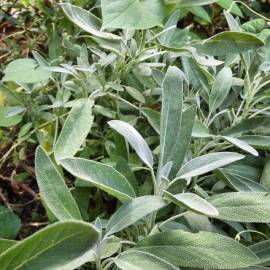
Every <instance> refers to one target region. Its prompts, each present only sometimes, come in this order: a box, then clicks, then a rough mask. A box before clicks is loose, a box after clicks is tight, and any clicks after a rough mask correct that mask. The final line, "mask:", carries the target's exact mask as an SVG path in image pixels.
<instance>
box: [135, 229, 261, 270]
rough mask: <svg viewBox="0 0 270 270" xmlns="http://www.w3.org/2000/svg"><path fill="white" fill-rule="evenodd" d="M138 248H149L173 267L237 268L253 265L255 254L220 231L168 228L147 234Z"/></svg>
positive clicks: (144, 249) (147, 250) (149, 251)
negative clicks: (220, 233)
mask: <svg viewBox="0 0 270 270" xmlns="http://www.w3.org/2000/svg"><path fill="white" fill-rule="evenodd" d="M136 249H137V250H140V251H143V252H148V253H151V254H153V255H155V256H156V257H158V258H160V259H163V260H165V261H167V262H168V263H171V264H173V265H175V266H176V267H181V266H183V267H194V268H200V269H201V268H202V269H205V268H207V269H237V268H242V267H247V266H250V265H253V264H254V263H255V262H256V261H257V257H256V256H255V255H254V254H253V253H252V252H251V251H250V250H249V249H248V248H246V247H245V246H243V245H242V244H240V243H238V242H236V241H234V240H232V239H230V238H228V237H226V236H223V235H219V234H215V233H209V232H200V233H196V234H193V233H189V232H184V231H177V230H176V231H170V232H164V233H159V234H155V235H153V236H150V237H147V238H146V239H144V240H142V241H141V242H139V243H138V245H137V247H136Z"/></svg>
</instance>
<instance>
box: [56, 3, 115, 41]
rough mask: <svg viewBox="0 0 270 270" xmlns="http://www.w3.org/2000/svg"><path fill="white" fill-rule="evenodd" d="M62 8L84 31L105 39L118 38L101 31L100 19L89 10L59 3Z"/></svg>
mask: <svg viewBox="0 0 270 270" xmlns="http://www.w3.org/2000/svg"><path fill="white" fill-rule="evenodd" d="M60 5H61V7H62V9H63V10H64V12H65V14H66V16H67V17H68V18H69V19H70V20H71V21H72V22H73V23H74V24H76V25H77V26H78V27H80V28H81V29H83V30H84V31H86V32H88V33H90V34H92V35H94V36H96V37H99V38H105V39H116V40H117V39H120V37H118V36H116V35H114V34H111V33H107V32H102V31H101V30H100V29H101V20H100V19H99V18H97V17H96V16H95V15H94V14H92V13H91V12H89V11H87V10H84V9H82V8H81V7H77V6H74V5H71V4H69V3H62V4H60Z"/></svg>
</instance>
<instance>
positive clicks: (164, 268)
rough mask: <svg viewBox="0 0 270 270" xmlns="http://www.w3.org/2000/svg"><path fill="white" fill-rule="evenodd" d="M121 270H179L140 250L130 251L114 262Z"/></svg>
mask: <svg viewBox="0 0 270 270" xmlns="http://www.w3.org/2000/svg"><path fill="white" fill-rule="evenodd" d="M113 261H114V263H115V264H116V265H117V267H118V268H120V269H121V270H145V269H149V270H150V269H155V270H178V268H176V267H175V266H173V265H171V264H170V263H168V262H166V261H164V260H162V259H160V258H158V257H156V256H154V255H152V254H150V253H147V252H143V251H139V250H129V251H127V252H124V253H122V254H121V255H120V256H119V257H117V258H116V259H114V260H113Z"/></svg>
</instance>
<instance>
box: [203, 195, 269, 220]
mask: <svg viewBox="0 0 270 270" xmlns="http://www.w3.org/2000/svg"><path fill="white" fill-rule="evenodd" d="M207 201H209V202H210V203H211V204H213V205H214V206H215V207H216V208H217V209H218V212H219V215H218V217H217V218H218V219H221V220H222V219H224V220H231V221H238V222H256V223H268V222H270V196H269V193H268V192H229V193H224V194H219V195H215V196H212V197H209V198H208V199H207Z"/></svg>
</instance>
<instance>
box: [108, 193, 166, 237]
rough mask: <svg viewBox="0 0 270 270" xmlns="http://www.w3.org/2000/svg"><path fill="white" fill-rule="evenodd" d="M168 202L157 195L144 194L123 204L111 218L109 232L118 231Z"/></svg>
mask: <svg viewBox="0 0 270 270" xmlns="http://www.w3.org/2000/svg"><path fill="white" fill-rule="evenodd" d="M166 205H167V203H166V202H165V201H164V200H163V199H161V198H160V197H157V196H143V197H138V198H135V199H133V200H132V201H131V202H129V203H127V204H125V205H123V206H121V207H120V208H119V209H118V210H117V211H116V212H115V214H114V215H113V216H112V217H111V218H110V220H109V223H108V225H107V229H106V230H107V234H108V235H110V234H114V233H117V232H119V231H121V230H123V229H125V228H127V227H128V226H130V225H132V224H134V223H135V222H137V221H138V220H140V219H141V218H143V217H145V216H147V215H148V214H150V213H152V212H154V211H157V210H159V209H161V208H163V207H165V206H166Z"/></svg>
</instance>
